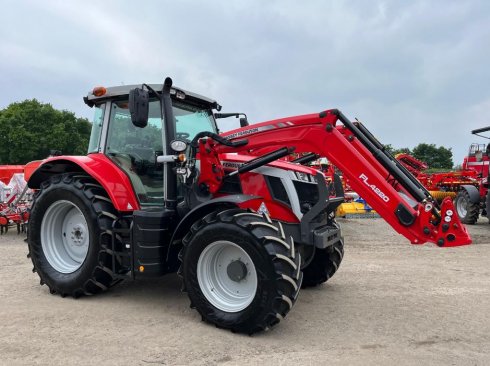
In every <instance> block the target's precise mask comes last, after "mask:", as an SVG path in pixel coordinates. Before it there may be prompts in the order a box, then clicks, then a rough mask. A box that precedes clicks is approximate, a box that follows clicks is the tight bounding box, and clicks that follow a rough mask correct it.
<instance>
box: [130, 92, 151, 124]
mask: <svg viewBox="0 0 490 366" xmlns="http://www.w3.org/2000/svg"><path fill="white" fill-rule="evenodd" d="M149 101H150V95H149V93H148V90H144V89H139V88H136V89H132V90H130V91H129V112H130V113H131V122H133V125H135V126H136V127H140V128H143V127H146V126H147V125H148V113H149V108H150V103H149Z"/></svg>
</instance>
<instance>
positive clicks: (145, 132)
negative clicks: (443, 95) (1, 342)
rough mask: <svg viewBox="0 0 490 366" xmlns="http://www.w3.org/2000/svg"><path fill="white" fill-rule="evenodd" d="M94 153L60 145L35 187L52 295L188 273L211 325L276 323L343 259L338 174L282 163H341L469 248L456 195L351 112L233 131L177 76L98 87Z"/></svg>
mask: <svg viewBox="0 0 490 366" xmlns="http://www.w3.org/2000/svg"><path fill="white" fill-rule="evenodd" d="M84 100H85V103H86V104H87V105H89V106H90V107H93V108H94V109H95V120H94V123H93V127H92V135H91V138H90V143H89V154H88V155H87V156H56V157H51V158H48V159H46V160H45V161H43V162H42V163H41V164H40V165H39V167H38V168H37V169H36V170H35V171H34V172H33V173H32V175H30V177H29V178H28V185H29V187H30V188H33V189H36V190H37V193H36V194H35V198H34V203H33V206H32V209H31V215H30V219H29V230H28V246H29V256H30V258H31V260H32V262H33V265H34V271H36V272H37V273H38V275H39V276H40V279H41V284H46V285H47V286H48V287H49V290H50V292H51V293H53V294H54V293H57V294H60V295H61V296H63V297H64V296H72V297H79V296H82V295H91V294H96V293H99V292H102V291H105V290H107V289H108V288H110V287H111V286H113V285H115V284H117V283H119V282H120V281H121V280H124V279H130V278H139V277H145V276H161V275H164V274H166V273H172V272H177V273H178V274H179V275H180V276H181V277H182V283H183V291H185V292H187V294H188V296H189V299H190V303H191V307H192V308H195V309H196V310H197V311H198V312H199V313H200V314H201V316H202V318H203V320H205V321H207V322H209V323H212V324H215V325H216V326H218V327H221V328H226V329H230V330H232V331H234V332H241V333H247V334H252V333H254V332H258V331H262V330H264V329H267V328H270V327H271V326H273V325H275V324H277V323H278V322H279V321H280V320H282V319H283V318H284V317H285V316H286V314H287V313H288V312H289V311H290V310H291V308H292V307H293V305H294V303H295V301H296V299H297V296H298V293H299V291H300V289H301V288H302V287H308V286H315V285H319V284H321V283H324V282H325V281H327V280H328V279H329V278H331V277H332V276H333V275H334V273H335V272H336V271H337V269H338V268H339V265H340V263H341V261H342V258H343V254H344V242H343V238H342V235H341V231H340V227H339V225H338V224H337V223H336V221H335V210H336V208H337V206H338V205H339V204H341V203H342V202H343V200H344V193H343V189H342V184H341V182H340V179H339V177H338V176H337V175H335V176H334V179H333V182H332V183H331V184H330V185H327V184H326V182H325V176H324V174H323V173H322V172H320V171H319V170H317V169H313V168H310V167H307V166H303V165H300V164H298V163H291V162H286V161H283V160H281V159H283V158H284V157H286V156H288V155H289V154H291V153H292V152H296V153H300V154H308V153H312V154H317V155H319V156H324V157H327V158H328V159H329V161H331V162H332V163H333V164H335V166H337V167H339V168H340V169H341V171H342V172H343V174H344V175H345V176H346V177H348V178H349V182H350V184H351V186H352V188H353V189H355V190H356V191H357V192H359V194H361V195H362V197H364V198H365V199H366V200H367V201H368V202H369V204H370V205H371V206H372V207H373V208H374V209H375V210H376V211H377V212H378V213H379V214H380V215H381V216H382V217H383V218H384V219H385V220H386V221H387V222H388V223H389V224H390V225H391V226H392V227H393V228H394V229H395V230H396V231H397V232H399V233H400V234H402V235H404V236H405V237H406V238H407V239H408V240H409V241H410V242H411V243H413V244H423V243H426V242H432V243H436V244H437V245H438V246H440V247H451V246H459V245H465V244H470V243H471V239H470V237H469V235H468V233H467V231H466V228H465V227H464V226H463V225H462V224H461V222H460V220H459V218H458V217H457V215H454V214H453V213H454V206H453V204H452V201H451V200H450V199H449V198H447V199H445V200H443V201H442V204H439V203H438V202H437V201H436V200H435V199H433V197H432V196H431V195H430V194H429V192H428V191H427V190H426V189H425V188H424V187H423V186H422V185H421V184H420V182H418V181H417V180H416V179H415V178H414V177H413V176H412V175H411V174H410V173H409V172H408V171H407V170H406V169H405V168H404V167H403V166H402V165H401V164H400V163H399V162H398V161H397V160H396V159H394V157H392V156H391V155H389V154H387V153H386V152H385V151H384V149H383V146H382V145H381V144H380V143H379V142H378V141H377V140H376V139H375V138H374V137H373V136H372V135H371V133H370V132H369V131H368V130H367V129H366V127H365V126H364V125H363V124H361V123H358V122H354V123H353V122H351V121H350V120H349V119H348V118H347V117H345V116H344V114H343V113H342V112H340V111H339V110H336V109H330V110H324V111H322V112H320V113H313V114H309V115H303V116H296V117H288V118H281V119H277V120H272V121H268V122H263V123H258V124H254V125H250V126H248V125H247V124H246V123H244V124H243V127H241V128H239V129H236V130H233V131H229V132H226V133H222V134H218V130H217V126H216V121H215V115H214V110H218V111H219V110H220V109H221V106H220V105H219V104H218V103H217V102H216V101H214V100H212V99H209V98H206V97H203V96H200V95H197V94H194V93H191V92H188V91H185V90H183V89H180V88H177V87H174V86H172V80H171V79H170V78H167V79H165V82H164V83H163V85H162V84H160V85H156V84H152V85H147V84H143V85H140V86H119V87H114V88H107V89H106V88H103V87H98V88H95V89H94V90H93V91H92V92H91V93H89V94H88V96H87V97H85V98H84Z"/></svg>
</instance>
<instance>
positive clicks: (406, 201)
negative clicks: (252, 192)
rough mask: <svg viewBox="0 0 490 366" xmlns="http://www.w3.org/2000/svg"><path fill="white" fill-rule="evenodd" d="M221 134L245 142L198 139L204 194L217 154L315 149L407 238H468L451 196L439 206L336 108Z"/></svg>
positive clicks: (219, 173) (216, 181) (217, 181)
mask: <svg viewBox="0 0 490 366" xmlns="http://www.w3.org/2000/svg"><path fill="white" fill-rule="evenodd" d="M338 122H340V123H341V124H338ZM222 136H223V137H226V138H228V140H230V141H235V142H236V141H239V140H247V142H248V143H246V144H245V143H243V144H236V146H226V145H224V144H220V143H218V142H216V141H214V140H213V139H211V138H208V139H201V140H200V144H199V155H200V160H201V169H202V171H201V175H200V177H199V185H200V186H201V187H203V186H204V187H206V188H207V189H208V190H209V192H210V193H213V194H214V193H216V192H217V191H218V189H219V187H220V186H221V183H222V181H223V178H224V177H225V172H224V169H223V166H222V164H221V161H220V154H223V153H246V154H252V155H263V154H267V153H271V152H272V151H274V150H277V149H280V148H288V149H294V152H295V153H315V154H318V155H320V156H323V157H326V158H328V159H329V161H331V162H332V163H333V164H334V165H335V166H337V167H338V168H339V169H340V170H341V171H342V172H343V174H344V175H345V176H346V177H347V178H349V181H350V184H351V186H352V188H353V189H354V190H355V191H356V192H358V193H359V194H360V195H361V196H362V197H363V198H364V199H365V200H366V201H367V202H368V203H369V205H370V206H371V207H373V208H374V209H375V210H376V211H377V212H378V213H379V214H380V215H381V216H382V217H383V218H384V219H385V220H386V221H387V222H388V223H389V224H390V225H391V226H392V227H393V228H394V229H395V230H396V231H397V232H398V233H400V234H402V235H404V236H405V237H406V238H407V239H408V240H410V242H411V243H413V244H423V243H425V242H432V243H436V244H437V245H438V246H459V245H465V244H470V243H471V238H470V236H469V234H468V232H467V231H466V228H465V227H464V226H463V225H462V223H461V222H460V220H459V218H458V216H457V215H456V214H455V210H454V206H453V204H452V201H451V200H450V199H448V198H446V199H445V200H444V201H443V202H442V205H441V207H439V206H438V204H437V203H436V201H435V200H434V199H433V198H432V196H431V195H430V193H429V192H428V191H427V190H426V189H425V188H424V187H423V186H422V185H421V184H420V183H419V182H418V181H417V179H416V178H415V177H413V175H411V174H410V172H408V170H407V169H406V168H404V167H403V166H402V165H401V164H400V163H399V162H398V161H397V160H396V159H395V158H393V156H391V155H390V154H389V153H387V152H386V151H385V150H384V148H383V146H382V145H381V144H380V143H379V142H378V141H377V140H376V139H375V138H374V137H373V135H372V134H371V133H370V132H369V131H368V130H367V129H366V127H365V126H363V125H362V124H361V123H359V122H356V123H353V122H351V121H350V120H348V119H347V118H346V117H345V116H344V115H343V114H342V113H341V112H340V111H339V110H336V109H331V110H327V111H324V112H321V113H317V114H310V115H304V116H297V117H291V118H283V119H278V120H274V121H269V122H264V123H259V124H255V125H251V126H248V127H245V128H241V129H238V130H233V131H229V132H227V133H224V134H222ZM319 174H320V173H319Z"/></svg>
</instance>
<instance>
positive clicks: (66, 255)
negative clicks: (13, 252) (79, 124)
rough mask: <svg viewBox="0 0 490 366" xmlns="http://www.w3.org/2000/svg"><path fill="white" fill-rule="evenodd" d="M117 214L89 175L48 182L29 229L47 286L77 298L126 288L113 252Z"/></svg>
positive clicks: (34, 255)
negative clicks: (115, 269)
mask: <svg viewBox="0 0 490 366" xmlns="http://www.w3.org/2000/svg"><path fill="white" fill-rule="evenodd" d="M116 214H117V212H116V210H115V208H114V206H113V204H112V203H111V201H110V199H109V198H108V196H107V193H106V192H105V191H104V189H103V188H102V186H100V185H99V184H98V183H97V182H96V181H95V180H94V179H92V178H91V177H89V176H87V175H83V174H80V173H79V174H62V175H56V176H53V177H51V178H50V179H49V180H46V181H45V182H43V183H42V184H41V187H40V189H39V191H38V192H37V194H36V196H35V199H34V203H33V205H32V209H31V215H30V218H29V229H28V245H29V254H28V257H29V256H30V258H31V260H32V263H33V265H34V268H33V271H34V272H37V273H38V275H39V277H40V279H41V281H40V283H41V285H43V284H46V285H47V286H48V287H49V290H50V293H52V294H55V293H57V294H60V295H61V296H62V297H65V296H72V297H74V298H77V297H79V296H81V295H93V294H96V293H99V292H102V291H105V290H107V289H108V288H109V287H111V286H113V285H115V284H116V283H118V282H120V280H117V279H116V276H115V274H114V272H113V271H112V269H111V268H112V259H113V258H112V255H111V253H112V251H111V250H110V249H109V248H110V247H111V229H112V224H113V222H114V220H115V219H116ZM116 262H117V260H116Z"/></svg>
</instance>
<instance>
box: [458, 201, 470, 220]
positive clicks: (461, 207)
mask: <svg viewBox="0 0 490 366" xmlns="http://www.w3.org/2000/svg"><path fill="white" fill-rule="evenodd" d="M466 206H468V200H467V199H466V197H463V196H461V197H459V199H458V202H457V204H456V211H458V215H459V217H460V218H463V217H465V216H466V213H467V212H468V210H467V209H466Z"/></svg>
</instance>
